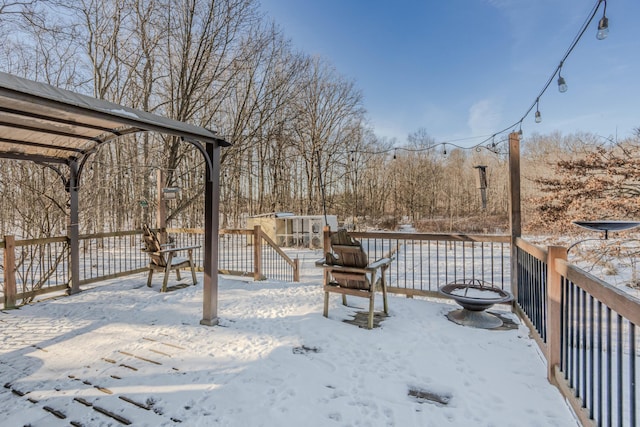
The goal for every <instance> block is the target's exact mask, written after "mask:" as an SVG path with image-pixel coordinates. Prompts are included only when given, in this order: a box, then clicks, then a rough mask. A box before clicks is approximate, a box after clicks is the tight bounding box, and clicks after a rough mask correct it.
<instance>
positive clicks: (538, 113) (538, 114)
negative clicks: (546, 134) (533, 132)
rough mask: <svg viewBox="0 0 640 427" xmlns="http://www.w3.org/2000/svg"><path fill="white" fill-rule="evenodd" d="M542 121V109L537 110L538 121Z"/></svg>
mask: <svg viewBox="0 0 640 427" xmlns="http://www.w3.org/2000/svg"><path fill="white" fill-rule="evenodd" d="M541 121H542V115H541V114H540V111H538V110H536V123H540V122H541Z"/></svg>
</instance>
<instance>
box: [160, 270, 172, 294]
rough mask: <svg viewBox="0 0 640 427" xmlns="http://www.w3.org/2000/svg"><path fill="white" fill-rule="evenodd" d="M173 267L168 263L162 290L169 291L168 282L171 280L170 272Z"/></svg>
mask: <svg viewBox="0 0 640 427" xmlns="http://www.w3.org/2000/svg"><path fill="white" fill-rule="evenodd" d="M170 272H171V269H170V268H169V266H168V265H167V268H166V269H165V270H164V279H162V289H161V290H160V292H167V282H168V281H169V273H170Z"/></svg>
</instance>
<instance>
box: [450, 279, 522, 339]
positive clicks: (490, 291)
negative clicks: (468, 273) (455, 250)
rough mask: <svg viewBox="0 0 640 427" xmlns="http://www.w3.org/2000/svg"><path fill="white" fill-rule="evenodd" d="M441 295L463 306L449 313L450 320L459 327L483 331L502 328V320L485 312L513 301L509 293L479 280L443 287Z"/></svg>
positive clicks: (466, 280) (453, 283) (464, 280)
mask: <svg viewBox="0 0 640 427" xmlns="http://www.w3.org/2000/svg"><path fill="white" fill-rule="evenodd" d="M440 293H442V294H444V295H446V296H448V297H449V298H452V299H453V300H454V301H455V302H457V303H458V304H460V305H461V306H462V309H459V310H454V311H451V312H449V313H447V318H448V319H449V320H451V321H452V322H454V323H457V324H459V325H463V326H471V327H474V328H482V329H494V328H499V327H500V326H502V324H503V322H502V319H500V318H499V317H498V316H495V315H493V314H491V313H487V312H486V311H485V310H486V309H488V308H490V307H491V306H493V305H494V304H499V303H504V302H509V301H511V300H512V299H513V296H512V295H511V294H510V293H509V292H507V291H505V290H503V289H500V288H498V287H496V286H494V285H493V284H492V283H488V282H485V281H483V280H478V279H463V280H457V281H455V282H451V283H449V284H447V285H444V286H442V287H441V288H440Z"/></svg>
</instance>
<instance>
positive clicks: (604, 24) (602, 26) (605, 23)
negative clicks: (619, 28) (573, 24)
mask: <svg viewBox="0 0 640 427" xmlns="http://www.w3.org/2000/svg"><path fill="white" fill-rule="evenodd" d="M608 35H609V19H607V17H606V16H603V17H602V18H601V19H600V22H598V32H597V33H596V38H597V39H598V40H604V39H606V38H607V36H608Z"/></svg>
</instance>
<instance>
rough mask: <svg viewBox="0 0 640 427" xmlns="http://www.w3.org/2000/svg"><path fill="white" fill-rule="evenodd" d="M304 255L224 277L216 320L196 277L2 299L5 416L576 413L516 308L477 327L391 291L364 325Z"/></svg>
mask: <svg viewBox="0 0 640 427" xmlns="http://www.w3.org/2000/svg"><path fill="white" fill-rule="evenodd" d="M304 265H305V267H304V269H303V274H302V282H300V283H284V282H273V281H263V282H251V281H247V280H245V279H238V278H232V277H227V276H221V278H220V289H219V306H218V315H219V318H220V324H219V325H218V326H214V327H207V326H203V325H200V324H199V321H200V319H201V318H202V285H201V283H202V275H201V274H200V275H199V276H198V279H199V280H200V284H198V285H197V286H187V287H185V288H183V289H178V290H175V291H172V292H169V293H164V294H162V293H159V292H158V290H159V288H160V283H159V281H158V280H156V281H154V286H153V287H152V288H147V287H146V286H145V283H146V275H144V274H140V275H136V276H131V277H127V278H124V279H115V280H110V281H105V282H102V283H101V284H100V286H96V287H94V288H92V289H87V290H85V291H84V292H81V293H80V294H77V295H73V296H70V297H58V298H54V299H49V300H45V301H40V302H38V303H36V304H33V305H28V306H25V307H23V308H21V309H19V310H11V311H8V310H5V311H2V312H0V324H1V325H2V335H1V336H0V344H1V346H0V375H1V376H2V384H3V385H4V387H0V411H1V413H2V414H3V415H2V422H1V424H2V425H7V426H22V425H30V426H45V425H46V426H57V425H60V426H62V425H64V426H68V425H70V423H71V422H75V423H76V424H71V425H83V426H119V425H123V423H124V422H125V421H129V422H131V424H132V425H135V426H175V425H183V426H279V427H280V426H303V425H304V426H438V427H440V426H452V427H456V426H460V427H462V426H465V427H466V426H469V425H477V426H495V427H498V426H577V425H578V423H577V421H576V420H575V418H574V416H573V415H572V412H571V410H570V409H569V407H568V406H567V405H566V403H565V402H564V400H563V398H562V397H561V395H560V393H559V392H558V390H557V389H556V388H555V387H554V386H552V385H551V384H550V383H549V382H548V381H547V379H546V365H545V361H544V358H543V356H542V355H541V354H540V350H539V349H538V347H537V345H536V343H535V342H534V341H533V340H532V339H531V338H530V337H529V330H528V329H527V328H526V326H524V325H523V324H519V322H518V321H517V318H516V317H515V316H514V315H512V314H511V313H508V312H503V313H502V314H503V315H506V316H509V317H511V318H512V319H514V320H515V321H516V323H518V325H517V329H512V330H494V331H492V330H482V329H473V328H468V327H464V326H460V325H457V324H454V323H452V322H450V321H448V320H447V319H446V317H445V314H446V313H447V312H449V311H451V310H455V309H458V308H459V307H458V306H457V305H455V304H454V303H449V302H443V301H433V300H427V299H421V298H413V299H408V298H405V297H401V296H393V295H390V296H389V308H390V316H389V317H388V318H385V319H384V320H383V321H382V322H381V324H380V327H379V328H375V329H373V330H367V329H362V328H359V327H357V326H355V325H352V324H348V323H345V322H343V321H342V320H347V319H350V318H352V317H353V315H354V314H355V312H356V311H362V310H364V309H365V307H366V305H367V301H366V300H365V299H361V298H354V297H349V303H350V306H347V307H344V306H342V305H341V304H340V297H339V296H334V295H332V296H331V299H330V307H329V318H328V319H327V318H324V317H323V316H322V305H323V293H322V291H321V271H320V269H316V268H313V267H311V265H312V263H311V262H310V260H307V262H305V263H304ZM183 281H184V282H185V283H188V280H187V279H184V280H183ZM172 284H175V276H173V275H172V276H171V280H170V285H172ZM381 307H382V298H381V296H378V297H377V299H376V310H377V311H380V310H381ZM20 394H22V396H21V395H20ZM45 407H46V408H48V409H44V408H45ZM100 411H101V412H100ZM55 413H57V414H58V415H59V416H64V417H66V418H65V419H59V418H57V417H56V416H55ZM105 413H107V414H111V416H108V415H105ZM113 417H121V418H120V421H118V420H117V419H116V418H113Z"/></svg>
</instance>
